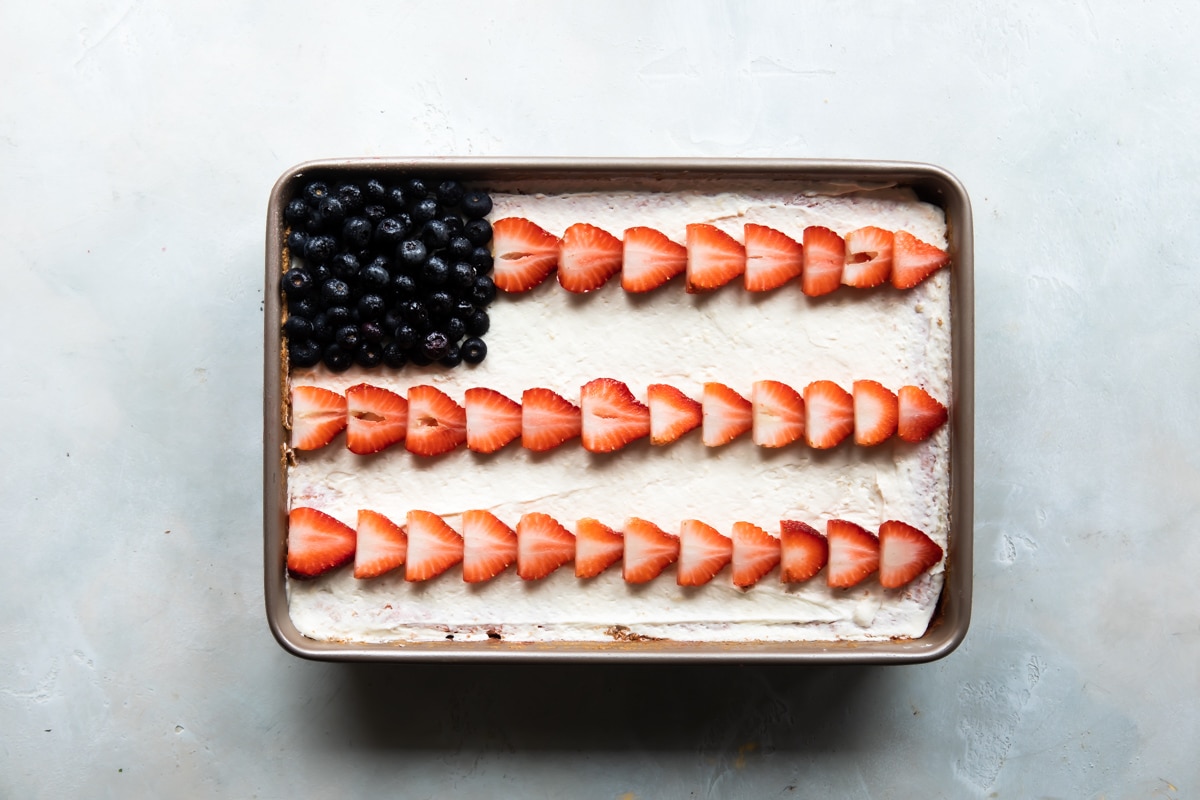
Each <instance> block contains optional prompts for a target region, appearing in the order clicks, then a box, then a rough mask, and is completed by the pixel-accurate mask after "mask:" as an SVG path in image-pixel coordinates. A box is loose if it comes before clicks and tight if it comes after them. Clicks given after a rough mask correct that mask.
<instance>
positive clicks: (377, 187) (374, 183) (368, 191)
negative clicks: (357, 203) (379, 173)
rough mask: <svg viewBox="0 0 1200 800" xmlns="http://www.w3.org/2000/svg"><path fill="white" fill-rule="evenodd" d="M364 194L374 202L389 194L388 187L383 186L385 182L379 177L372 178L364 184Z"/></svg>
mask: <svg viewBox="0 0 1200 800" xmlns="http://www.w3.org/2000/svg"><path fill="white" fill-rule="evenodd" d="M363 194H364V195H365V196H366V199H367V200H370V201H371V202H373V203H378V202H380V201H381V200H383V198H384V197H386V196H387V189H385V188H383V184H382V183H380V182H379V181H378V180H377V179H375V178H371V179H370V180H369V181H367V182H366V184H365V185H364V186H363Z"/></svg>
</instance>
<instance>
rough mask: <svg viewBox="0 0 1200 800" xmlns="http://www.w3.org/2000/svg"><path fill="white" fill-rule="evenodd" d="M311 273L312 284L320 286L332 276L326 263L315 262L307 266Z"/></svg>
mask: <svg viewBox="0 0 1200 800" xmlns="http://www.w3.org/2000/svg"><path fill="white" fill-rule="evenodd" d="M308 271H309V272H311V273H312V279H313V285H314V286H320V285H321V284H323V283H325V281H327V280H329V279H330V278H332V277H333V273H332V272H331V271H330V270H329V265H328V264H315V265H313V266H312V267H310V268H309V270H308Z"/></svg>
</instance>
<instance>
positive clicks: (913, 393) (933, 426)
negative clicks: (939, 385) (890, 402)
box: [896, 386, 949, 442]
mask: <svg viewBox="0 0 1200 800" xmlns="http://www.w3.org/2000/svg"><path fill="white" fill-rule="evenodd" d="M898 395H899V396H898V405H899V413H900V421H899V424H898V426H897V428H896V434H897V435H898V436H899V437H900V438H901V439H903V440H904V441H906V442H920V441H924V440H925V439H928V438H929V437H930V436H932V435H933V432H934V431H936V430H937V429H938V428H940V427H941V426H942V424H943V423H945V421H946V419H947V417H948V416H949V414H948V412H947V411H946V407H945V406H944V405H942V404H941V403H939V402H938V401H937V400H934V399H933V397H931V396H930V394H929V392H927V391H925V390H924V389H922V388H921V387H919V386H901V387H900V391H899V393H898Z"/></svg>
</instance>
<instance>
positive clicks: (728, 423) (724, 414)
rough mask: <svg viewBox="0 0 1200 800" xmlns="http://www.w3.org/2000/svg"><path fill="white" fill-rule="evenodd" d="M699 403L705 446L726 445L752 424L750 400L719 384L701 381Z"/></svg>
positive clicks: (752, 415) (752, 414) (752, 416)
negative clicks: (701, 409) (702, 415)
mask: <svg viewBox="0 0 1200 800" xmlns="http://www.w3.org/2000/svg"><path fill="white" fill-rule="evenodd" d="M701 405H702V406H703V409H704V429H703V431H702V433H701V436H702V438H703V439H704V444H705V445H707V446H708V447H720V446H721V445H723V444H728V443H730V442H732V441H733V440H734V439H736V438H737V437H739V436H741V435H742V434H743V433H745V432H746V431H748V430H750V428H751V427H752V426H753V425H754V413H753V407H752V406H751V405H750V401H749V400H747V399H746V398H744V397H742V396H741V395H740V394H738V393H737V392H735V391H734V390H733V389H730V388H729V387H728V386H726V385H725V384H723V383H714V382H709V383H706V384H704V396H703V398H702V400H701Z"/></svg>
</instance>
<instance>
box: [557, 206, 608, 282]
mask: <svg viewBox="0 0 1200 800" xmlns="http://www.w3.org/2000/svg"><path fill="white" fill-rule="evenodd" d="M621 253H622V245H621V240H620V239H618V238H617V237H615V236H613V235H612V234H611V233H609V232H607V231H605V230H601V229H600V228H597V227H596V226H595V225H588V224H587V223H586V222H577V223H575V224H574V225H572V226H571V227H569V228H567V230H566V232H564V233H563V235H562V239H561V240H560V241H559V246H558V282H559V284H560V285H561V286H562V287H563V288H564V289H566V290H567V291H568V292H591V291H594V290H595V289H599V288H600V287H601V286H603V285H604V284H605V283H607V282H608V280H609V278H611V277H612V276H613V275H616V274H617V273H618V272H620V271H621Z"/></svg>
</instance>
